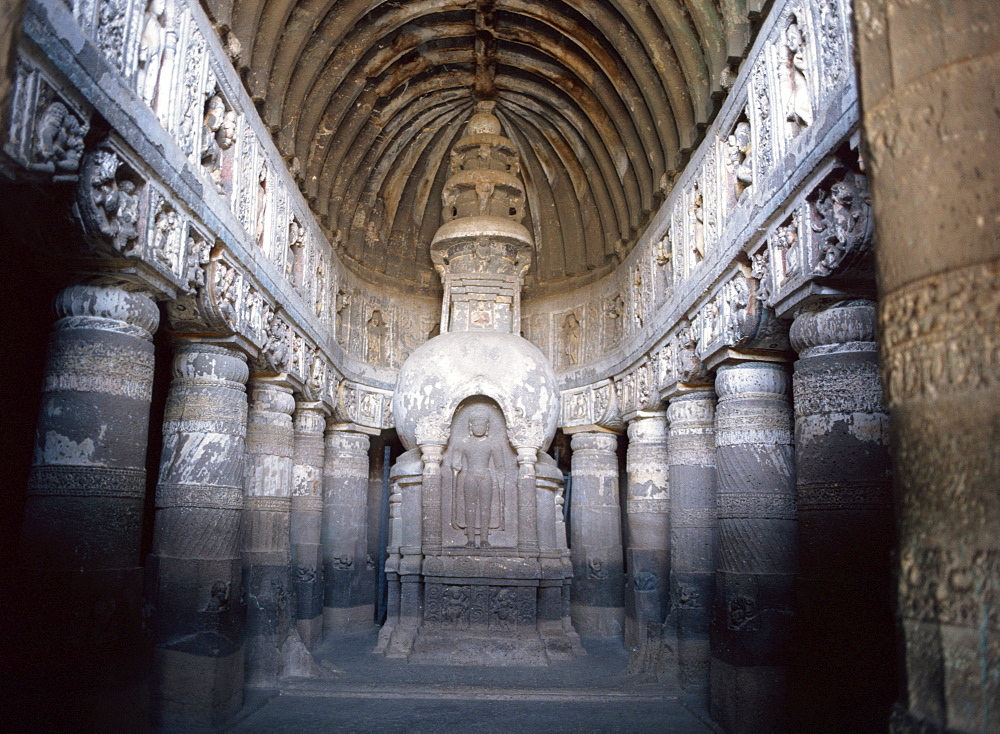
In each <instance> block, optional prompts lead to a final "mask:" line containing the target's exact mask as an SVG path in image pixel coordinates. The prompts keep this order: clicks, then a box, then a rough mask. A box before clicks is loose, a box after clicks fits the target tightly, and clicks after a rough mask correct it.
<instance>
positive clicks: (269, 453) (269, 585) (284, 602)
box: [243, 377, 295, 686]
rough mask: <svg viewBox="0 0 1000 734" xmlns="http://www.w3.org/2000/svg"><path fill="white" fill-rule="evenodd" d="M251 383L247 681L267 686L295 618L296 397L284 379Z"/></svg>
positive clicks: (245, 542) (246, 518)
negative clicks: (292, 545)
mask: <svg viewBox="0 0 1000 734" xmlns="http://www.w3.org/2000/svg"><path fill="white" fill-rule="evenodd" d="M250 384H251V391H250V407H249V412H248V415H247V437H246V443H247V485H246V496H245V498H244V503H243V588H244V589H245V590H246V599H247V636H246V643H247V647H246V683H247V685H252V686H268V685H273V684H274V682H275V681H276V680H277V677H278V676H279V675H280V674H281V656H280V652H281V647H282V645H283V644H284V643H285V638H286V637H287V635H288V632H289V629H290V627H291V620H292V616H293V614H294V600H292V599H290V598H289V582H290V579H289V574H288V570H289V563H290V562H291V548H290V535H289V525H290V512H291V502H292V500H291V495H292V449H293V429H292V411H294V410H295V399H294V398H293V397H292V390H291V388H290V387H286V386H284V385H282V384H281V383H280V382H279V381H276V380H272V379H270V378H257V377H254V378H253V379H252V380H251V383H250Z"/></svg>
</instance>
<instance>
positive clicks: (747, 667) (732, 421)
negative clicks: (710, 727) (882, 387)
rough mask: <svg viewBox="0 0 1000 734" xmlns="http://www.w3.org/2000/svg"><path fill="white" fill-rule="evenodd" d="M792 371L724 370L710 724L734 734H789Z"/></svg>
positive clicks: (720, 377) (719, 385)
mask: <svg viewBox="0 0 1000 734" xmlns="http://www.w3.org/2000/svg"><path fill="white" fill-rule="evenodd" d="M788 388H789V379H788V374H787V373H786V372H785V368H784V367H783V366H782V365H780V364H773V363H769V362H744V363H738V364H727V365H723V366H722V367H720V368H719V369H718V372H717V376H716V380H715V390H716V392H717V393H718V395H719V403H718V407H717V409H716V415H715V443H716V447H717V448H716V457H715V458H716V466H717V468H718V495H717V500H716V506H717V510H718V518H719V556H718V561H719V565H718V572H717V574H716V588H715V599H714V600H713V606H714V613H713V615H712V632H711V648H712V662H711V692H710V706H711V712H712V718H713V719H714V720H715V721H716V722H718V723H720V724H721V725H722V726H723V728H725V729H726V730H727V731H731V732H759V731H773V730H781V729H783V728H785V721H786V715H787V711H786V708H787V701H786V700H785V698H786V696H785V694H786V688H787V676H788V647H789V636H790V627H791V625H790V622H791V616H792V603H793V587H794V579H795V572H796V569H797V562H796V557H797V554H798V547H797V543H798V540H797V538H796V521H795V451H794V446H793V445H792V406H791V403H790V401H789V397H788Z"/></svg>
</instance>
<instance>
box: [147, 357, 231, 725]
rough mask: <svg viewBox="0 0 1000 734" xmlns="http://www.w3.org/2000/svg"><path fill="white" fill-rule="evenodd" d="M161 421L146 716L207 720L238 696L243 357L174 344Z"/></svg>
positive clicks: (217, 717) (213, 720) (223, 713)
mask: <svg viewBox="0 0 1000 734" xmlns="http://www.w3.org/2000/svg"><path fill="white" fill-rule="evenodd" d="M176 351H177V354H176V356H175V358H174V367H173V382H172V383H171V386H170V393H169V395H168V397H167V408H166V412H165V415H164V422H163V453H162V456H161V459H160V478H159V483H158V484H157V488H156V517H155V522H154V529H153V553H152V555H151V556H150V558H149V559H148V561H147V573H148V574H149V578H150V579H151V580H152V584H151V588H149V589H148V590H147V594H148V596H149V598H150V603H151V605H152V615H153V629H154V630H155V632H154V644H155V646H154V650H153V678H154V684H153V706H154V717H153V720H154V722H157V724H158V725H160V726H164V727H178V728H196V727H211V726H217V725H219V724H220V723H221V722H223V721H225V720H226V719H228V718H229V717H231V716H233V715H234V714H235V713H236V712H237V711H239V709H240V706H241V705H242V701H243V650H244V629H245V621H246V608H245V606H244V601H243V594H242V593H241V588H242V580H241V577H242V573H241V569H242V561H241V558H240V533H241V525H242V523H241V515H242V512H243V503H244V497H243V495H244V487H243V477H244V472H245V461H246V443H245V438H246V425H247V396H246V389H245V387H244V386H245V384H246V381H247V378H248V377H249V368H248V367H247V363H246V356H245V355H244V354H243V353H242V352H240V351H238V350H236V349H233V348H231V347H228V346H221V345H212V344H203V343H197V342H196V343H191V344H180V345H179V346H178V347H177V350H176Z"/></svg>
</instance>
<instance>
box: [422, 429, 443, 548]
mask: <svg viewBox="0 0 1000 734" xmlns="http://www.w3.org/2000/svg"><path fill="white" fill-rule="evenodd" d="M444 448H445V447H444V446H443V445H439V444H433V443H425V444H420V458H421V460H422V461H423V467H424V468H423V481H422V482H421V484H422V496H423V507H424V516H423V523H422V524H423V534H422V539H423V551H424V554H435V553H440V552H441V461H442V459H443V456H444Z"/></svg>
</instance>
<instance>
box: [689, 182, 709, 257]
mask: <svg viewBox="0 0 1000 734" xmlns="http://www.w3.org/2000/svg"><path fill="white" fill-rule="evenodd" d="M690 214H691V252H693V253H694V264H695V265H697V264H698V263H700V262H701V261H702V260H704V259H705V208H704V200H703V198H702V195H701V191H699V190H698V184H697V183H696V184H695V185H694V195H693V197H692V199H691V209H690Z"/></svg>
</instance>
